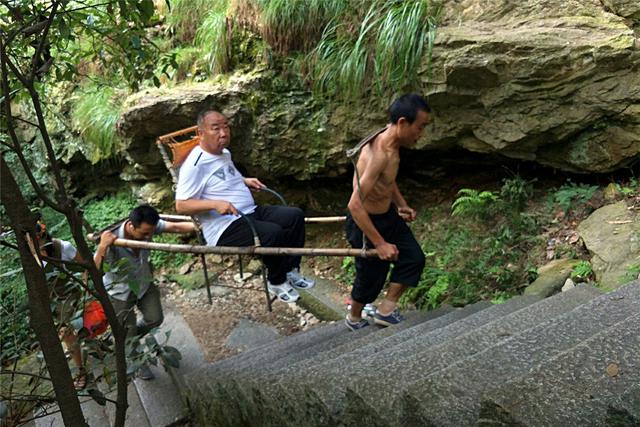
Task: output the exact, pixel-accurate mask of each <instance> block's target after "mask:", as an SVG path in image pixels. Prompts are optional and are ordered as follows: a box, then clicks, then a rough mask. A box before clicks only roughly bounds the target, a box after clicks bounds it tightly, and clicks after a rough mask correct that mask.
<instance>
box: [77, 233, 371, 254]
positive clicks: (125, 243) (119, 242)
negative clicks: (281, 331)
mask: <svg viewBox="0 0 640 427" xmlns="http://www.w3.org/2000/svg"><path fill="white" fill-rule="evenodd" d="M88 237H89V239H90V240H94V241H95V239H96V237H97V236H96V235H95V234H89V235H88ZM113 246H122V247H125V248H136V249H152V250H156V251H165V252H184V253H191V254H228V255H300V256H354V257H362V258H367V257H375V256H378V253H377V252H376V250H375V249H368V250H366V251H362V250H361V249H347V248H267V247H264V246H203V245H179V244H175V243H154V242H145V241H140V240H129V239H116V240H115V241H114V242H113Z"/></svg>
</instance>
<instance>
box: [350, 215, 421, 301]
mask: <svg viewBox="0 0 640 427" xmlns="http://www.w3.org/2000/svg"><path fill="white" fill-rule="evenodd" d="M369 218H371V222H373V225H374V226H375V227H376V229H377V230H378V232H379V233H380V234H381V235H382V237H383V238H384V240H385V241H386V242H387V243H392V244H394V245H396V247H397V248H398V251H399V255H398V260H397V261H391V262H390V261H382V260H380V259H379V258H375V257H374V258H361V257H356V280H355V282H354V284H353V290H352V291H351V298H352V299H353V300H354V301H356V302H359V303H362V304H368V303H370V302H373V301H375V299H376V298H377V297H378V294H380V291H381V290H382V288H383V286H384V283H385V281H386V279H387V274H388V273H389V267H390V266H391V264H393V270H392V271H391V276H390V277H389V282H392V283H400V284H402V285H406V286H411V287H415V286H416V285H417V284H418V282H419V281H420V275H421V274H422V270H423V269H424V253H423V252H422V248H420V245H419V244H418V242H416V239H415V237H413V233H412V232H411V230H410V229H409V227H408V226H407V224H406V223H405V222H404V220H403V219H402V218H401V217H400V215H398V212H397V211H396V208H395V206H391V208H390V209H389V211H388V212H387V213H384V214H378V215H372V214H370V215H369ZM345 230H346V233H347V240H348V241H349V243H350V244H351V246H352V247H354V248H356V249H361V248H362V239H363V233H362V231H360V229H359V228H358V226H357V225H356V223H355V221H353V219H352V218H351V215H347V223H346V226H345ZM366 240H367V242H366V246H367V248H368V249H370V248H373V245H371V242H369V240H368V239H366Z"/></svg>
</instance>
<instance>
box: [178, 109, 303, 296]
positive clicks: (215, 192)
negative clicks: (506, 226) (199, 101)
mask: <svg viewBox="0 0 640 427" xmlns="http://www.w3.org/2000/svg"><path fill="white" fill-rule="evenodd" d="M198 135H199V136H200V143H199V146H196V147H195V148H194V149H193V150H192V151H191V153H190V154H189V156H188V157H187V159H186V160H185V161H184V163H183V164H182V166H181V168H180V175H179V178H178V188H177V190H176V211H177V212H178V213H181V214H187V215H195V216H197V217H198V219H199V221H200V223H201V224H202V228H203V232H204V237H205V240H206V241H207V244H208V245H217V246H251V245H253V244H254V240H253V233H252V230H251V228H250V226H249V224H248V222H247V221H246V220H245V219H243V218H241V217H240V215H239V214H238V212H241V213H243V214H244V215H246V216H247V217H249V218H250V219H251V220H252V221H253V224H255V228H256V231H257V233H258V236H259V238H260V242H261V244H262V245H263V246H270V247H297V248H301V247H303V246H304V239H305V230H304V213H303V212H302V210H300V209H298V208H293V207H285V206H257V205H256V203H255V201H254V200H253V196H252V195H251V191H250V189H251V190H255V191H257V190H260V189H262V188H265V185H264V184H263V183H262V182H260V180H258V179H257V178H245V177H243V176H242V175H241V174H240V172H238V169H236V167H235V165H234V164H233V161H232V160H231V153H230V152H229V150H228V149H227V147H228V146H229V143H230V141H231V130H230V128H229V124H228V122H227V118H226V117H225V116H223V115H222V114H221V113H219V112H217V111H203V112H201V113H200V114H199V115H198ZM300 258H301V257H299V256H265V257H264V263H265V265H266V267H267V278H268V281H269V284H268V285H269V291H270V292H271V293H272V294H275V295H276V296H277V297H278V298H279V299H280V300H281V301H284V302H287V303H289V302H294V301H296V300H297V299H298V298H299V294H298V292H297V291H296V290H295V289H294V288H299V289H309V288H311V287H313V285H314V282H313V281H312V280H309V279H307V278H305V277H303V276H302V275H301V274H300Z"/></svg>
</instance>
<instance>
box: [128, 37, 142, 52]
mask: <svg viewBox="0 0 640 427" xmlns="http://www.w3.org/2000/svg"><path fill="white" fill-rule="evenodd" d="M141 45H142V44H141V42H140V37H138V36H133V37H131V46H133V48H134V49H140V46H141Z"/></svg>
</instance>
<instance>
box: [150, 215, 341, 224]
mask: <svg viewBox="0 0 640 427" xmlns="http://www.w3.org/2000/svg"><path fill="white" fill-rule="evenodd" d="M160 218H161V219H164V220H165V221H174V222H175V221H191V220H192V218H191V217H190V216H187V215H165V214H160ZM346 220H347V217H346V216H312V217H308V218H305V219H304V222H306V223H315V224H318V223H329V222H344V221H346Z"/></svg>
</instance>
